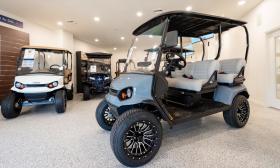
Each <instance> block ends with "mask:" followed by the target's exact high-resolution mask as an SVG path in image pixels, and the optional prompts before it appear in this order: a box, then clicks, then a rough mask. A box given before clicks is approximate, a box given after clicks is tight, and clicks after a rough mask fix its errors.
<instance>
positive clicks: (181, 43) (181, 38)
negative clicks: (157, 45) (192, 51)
mask: <svg viewBox="0 0 280 168" xmlns="http://www.w3.org/2000/svg"><path fill="white" fill-rule="evenodd" d="M180 47H181V55H183V37H182V36H180ZM185 59H186V58H185Z"/></svg>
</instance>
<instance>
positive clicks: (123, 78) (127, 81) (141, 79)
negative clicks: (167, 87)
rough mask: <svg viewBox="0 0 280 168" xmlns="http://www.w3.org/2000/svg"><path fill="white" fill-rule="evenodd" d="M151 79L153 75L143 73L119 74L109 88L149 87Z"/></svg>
mask: <svg viewBox="0 0 280 168" xmlns="http://www.w3.org/2000/svg"><path fill="white" fill-rule="evenodd" d="M152 81H153V75H144V74H121V75H120V76H119V77H118V78H116V79H114V80H113V82H112V83H111V86H110V87H111V88H112V89H115V90H122V89H124V88H126V87H134V88H143V89H145V88H150V87H151V85H152Z"/></svg>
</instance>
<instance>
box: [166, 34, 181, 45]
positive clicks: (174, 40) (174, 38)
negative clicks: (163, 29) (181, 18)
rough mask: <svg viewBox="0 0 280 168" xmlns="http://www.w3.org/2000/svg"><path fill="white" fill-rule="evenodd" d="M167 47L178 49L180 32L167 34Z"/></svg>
mask: <svg viewBox="0 0 280 168" xmlns="http://www.w3.org/2000/svg"><path fill="white" fill-rule="evenodd" d="M164 45H165V47H176V46H177V45H178V31H171V32H168V33H167V34H166V38H165V41H164Z"/></svg>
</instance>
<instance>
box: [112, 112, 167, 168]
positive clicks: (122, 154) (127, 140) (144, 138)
mask: <svg viewBox="0 0 280 168" xmlns="http://www.w3.org/2000/svg"><path fill="white" fill-rule="evenodd" d="M161 140H162V127H161V123H160V122H159V120H158V119H157V118H156V116H155V115H153V114H152V113H149V112H146V111H144V110H142V109H131V110H128V111H126V112H125V113H124V114H122V115H121V116H120V117H119V118H118V119H117V121H116V122H115V124H114V125H113V128H112V132H111V136H110V141H111V147H112V150H113V152H114V154H115V156H116V157H117V159H118V160H119V161H120V162H121V163H122V164H124V165H126V166H129V167H138V166H142V165H144V164H146V163H148V162H149V161H150V160H152V159H153V158H154V156H155V155H156V154H157V152H158V150H159V148H160V146H161Z"/></svg>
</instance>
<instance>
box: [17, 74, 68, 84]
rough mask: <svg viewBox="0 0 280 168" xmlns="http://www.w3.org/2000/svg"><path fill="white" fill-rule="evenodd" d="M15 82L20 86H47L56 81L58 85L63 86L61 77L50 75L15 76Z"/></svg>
mask: <svg viewBox="0 0 280 168" xmlns="http://www.w3.org/2000/svg"><path fill="white" fill-rule="evenodd" d="M15 81H17V82H20V83H22V84H49V83H51V82H54V81H58V83H59V84H63V76H58V75H51V74H31V75H22V76H16V77H15Z"/></svg>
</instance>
